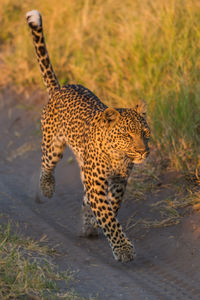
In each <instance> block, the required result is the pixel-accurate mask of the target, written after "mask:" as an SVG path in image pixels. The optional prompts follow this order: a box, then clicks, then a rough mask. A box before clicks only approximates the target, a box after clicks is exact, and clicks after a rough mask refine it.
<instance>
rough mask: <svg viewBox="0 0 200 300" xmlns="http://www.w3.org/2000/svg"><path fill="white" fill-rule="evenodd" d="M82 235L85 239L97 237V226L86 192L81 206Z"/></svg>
mask: <svg viewBox="0 0 200 300" xmlns="http://www.w3.org/2000/svg"><path fill="white" fill-rule="evenodd" d="M82 234H83V236H85V237H92V236H97V235H98V224H97V221H96V218H95V216H94V214H93V212H92V210H91V207H90V204H89V201H88V198H87V194H86V192H84V197H83V205H82Z"/></svg>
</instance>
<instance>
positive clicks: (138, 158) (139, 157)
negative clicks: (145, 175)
mask: <svg viewBox="0 0 200 300" xmlns="http://www.w3.org/2000/svg"><path fill="white" fill-rule="evenodd" d="M148 155H149V152H148V151H146V152H144V153H141V154H140V153H127V156H128V158H130V159H132V161H133V163H134V164H141V163H142V162H143V161H144V160H145V159H146V158H147V157H148Z"/></svg>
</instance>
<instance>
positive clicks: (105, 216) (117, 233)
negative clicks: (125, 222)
mask: <svg viewBox="0 0 200 300" xmlns="http://www.w3.org/2000/svg"><path fill="white" fill-rule="evenodd" d="M100 179H101V182H100V184H99V185H97V184H94V185H93V186H91V185H90V188H89V186H88V185H87V196H88V199H89V201H90V207H91V210H92V211H93V213H94V215H95V217H96V220H97V223H98V225H99V227H100V228H102V230H103V232H104V235H105V236H106V237H107V239H108V241H109V243H110V246H111V248H112V251H113V255H114V258H115V259H116V260H119V261H122V262H128V261H131V260H133V259H134V258H135V256H136V254H135V249H134V246H133V245H132V244H131V242H130V241H129V239H128V238H127V237H126V235H125V234H124V232H123V230H122V227H121V225H120V224H119V222H118V220H117V219H116V218H115V212H114V211H113V209H112V206H111V204H110V203H109V201H108V199H107V195H106V189H107V181H106V180H105V179H103V178H102V177H101V178H100ZM96 182H97V181H96ZM98 182H99V181H98Z"/></svg>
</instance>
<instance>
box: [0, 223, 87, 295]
mask: <svg viewBox="0 0 200 300" xmlns="http://www.w3.org/2000/svg"><path fill="white" fill-rule="evenodd" d="M53 255H55V254H54V252H52V250H49V249H48V248H47V247H45V246H40V245H39V244H38V243H36V242H34V241H32V240H30V239H22V238H20V237H19V236H17V235H16V234H14V233H12V234H11V230H10V224H9V223H8V226H7V227H5V226H2V225H1V226H0V299H2V300H7V299H34V300H37V299H38V300H39V299H41V300H42V299H65V300H81V299H83V298H81V297H79V296H76V295H75V293H73V292H71V291H70V289H69V282H70V281H71V280H73V276H72V274H70V272H69V271H66V272H60V271H59V270H58V268H57V267H56V265H55V264H53V263H52V257H53ZM60 283H62V286H65V288H64V291H63V288H62V289H61V288H60Z"/></svg>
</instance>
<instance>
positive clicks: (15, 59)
mask: <svg viewBox="0 0 200 300" xmlns="http://www.w3.org/2000/svg"><path fill="white" fill-rule="evenodd" d="M32 2H33V1H30V0H27V1H22V0H18V1H17V0H2V1H1V2H0V11H1V14H2V16H0V31H1V32H0V49H1V56H0V62H1V66H2V67H1V68H2V69H3V70H4V72H2V73H3V74H1V75H0V76H1V77H0V78H1V82H2V84H5V83H6V81H8V82H10V83H12V84H15V85H18V87H27V86H28V87H29V86H32V85H38V86H42V80H41V77H40V73H39V69H38V66H37V63H36V59H35V54H34V49H33V45H32V40H31V37H30V32H29V30H28V28H27V25H26V22H25V13H26V11H28V10H31V9H38V10H39V11H40V12H41V13H42V15H43V23H44V29H45V35H46V40H47V46H48V50H49V53H50V57H51V60H52V62H53V65H54V68H55V71H56V73H57V75H58V78H59V79H60V82H61V83H62V84H64V83H68V82H70V83H72V82H76V83H81V84H83V85H85V86H87V87H88V88H90V89H91V90H92V91H94V92H95V93H96V94H97V95H98V96H99V97H100V98H101V99H102V100H103V101H104V102H105V103H107V104H109V105H115V106H119V107H130V106H133V105H134V104H135V103H136V102H137V101H138V99H140V98H143V99H145V100H146V102H147V104H148V110H149V121H150V124H151V127H152V135H153V142H154V144H155V145H156V146H157V148H158V149H160V150H161V151H160V152H161V155H163V157H166V158H169V160H170V164H171V166H172V167H173V168H176V169H178V170H194V169H195V168H196V167H197V166H198V164H199V161H200V156H199V150H200V146H199V145H200V138H199V133H200V80H199V78H200V59H199V58H200V43H199V41H200V1H199V0H187V1H185V0H168V1H166V0H154V1H152V0H143V1H140V0H124V1H121V0H96V1H93V0H79V1H78V0H70V1H66V0H59V1H56V0H49V1H39V0H35V1H34V4H33V3H32ZM5 75H6V76H5Z"/></svg>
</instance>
